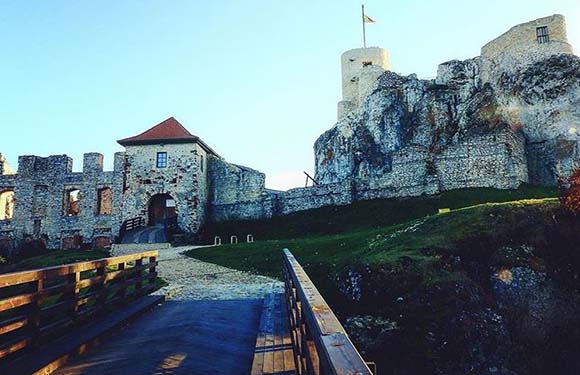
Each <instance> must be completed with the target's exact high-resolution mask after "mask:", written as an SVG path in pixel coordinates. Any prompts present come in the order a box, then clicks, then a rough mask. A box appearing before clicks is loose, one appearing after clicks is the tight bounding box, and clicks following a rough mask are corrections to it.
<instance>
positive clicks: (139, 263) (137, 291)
mask: <svg viewBox="0 0 580 375" xmlns="http://www.w3.org/2000/svg"><path fill="white" fill-rule="evenodd" d="M135 267H138V268H141V267H143V258H139V259H137V260H136V261H135ZM142 276H143V271H142V270H138V271H137V272H136V273H135V277H136V278H137V280H138V281H137V283H136V284H135V296H136V297H139V296H140V295H141V294H142V293H143V290H142V288H143V283H142V282H141V277H142Z"/></svg>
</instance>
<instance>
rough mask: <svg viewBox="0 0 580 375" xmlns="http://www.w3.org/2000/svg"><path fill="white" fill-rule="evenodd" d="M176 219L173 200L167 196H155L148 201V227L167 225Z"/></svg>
mask: <svg viewBox="0 0 580 375" xmlns="http://www.w3.org/2000/svg"><path fill="white" fill-rule="evenodd" d="M176 217H177V211H176V209H175V200H174V199H173V197H172V196H171V195H169V194H155V195H154V196H152V197H151V199H150V200H149V223H148V225H150V226H152V225H161V224H166V223H169V222H171V221H173V220H175V218H176Z"/></svg>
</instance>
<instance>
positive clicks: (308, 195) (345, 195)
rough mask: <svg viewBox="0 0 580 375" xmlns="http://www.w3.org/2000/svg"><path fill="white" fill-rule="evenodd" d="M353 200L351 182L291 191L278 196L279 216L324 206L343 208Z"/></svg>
mask: <svg viewBox="0 0 580 375" xmlns="http://www.w3.org/2000/svg"><path fill="white" fill-rule="evenodd" d="M352 198H353V195H352V183H351V181H349V180H346V181H342V182H339V183H334V184H325V185H315V186H311V187H305V188H296V189H291V190H288V191H286V192H284V193H281V194H279V195H278V200H279V202H280V203H279V206H280V208H281V209H280V212H279V214H283V215H286V214H289V213H292V212H296V211H304V210H310V209H313V208H319V207H323V206H342V205H346V204H350V203H352V201H353V199H352Z"/></svg>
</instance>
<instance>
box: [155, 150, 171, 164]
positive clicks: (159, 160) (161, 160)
mask: <svg viewBox="0 0 580 375" xmlns="http://www.w3.org/2000/svg"><path fill="white" fill-rule="evenodd" d="M168 161H169V156H168V155H167V152H166V151H159V152H158V153H157V157H156V159H155V166H156V167H157V168H167V164H168Z"/></svg>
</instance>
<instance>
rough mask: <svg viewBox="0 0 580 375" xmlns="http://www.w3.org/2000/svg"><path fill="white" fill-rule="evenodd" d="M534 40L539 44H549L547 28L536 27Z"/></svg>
mask: <svg viewBox="0 0 580 375" xmlns="http://www.w3.org/2000/svg"><path fill="white" fill-rule="evenodd" d="M536 38H537V39H538V43H539V44H544V43H549V42H550V35H549V34H548V26H541V27H536Z"/></svg>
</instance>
